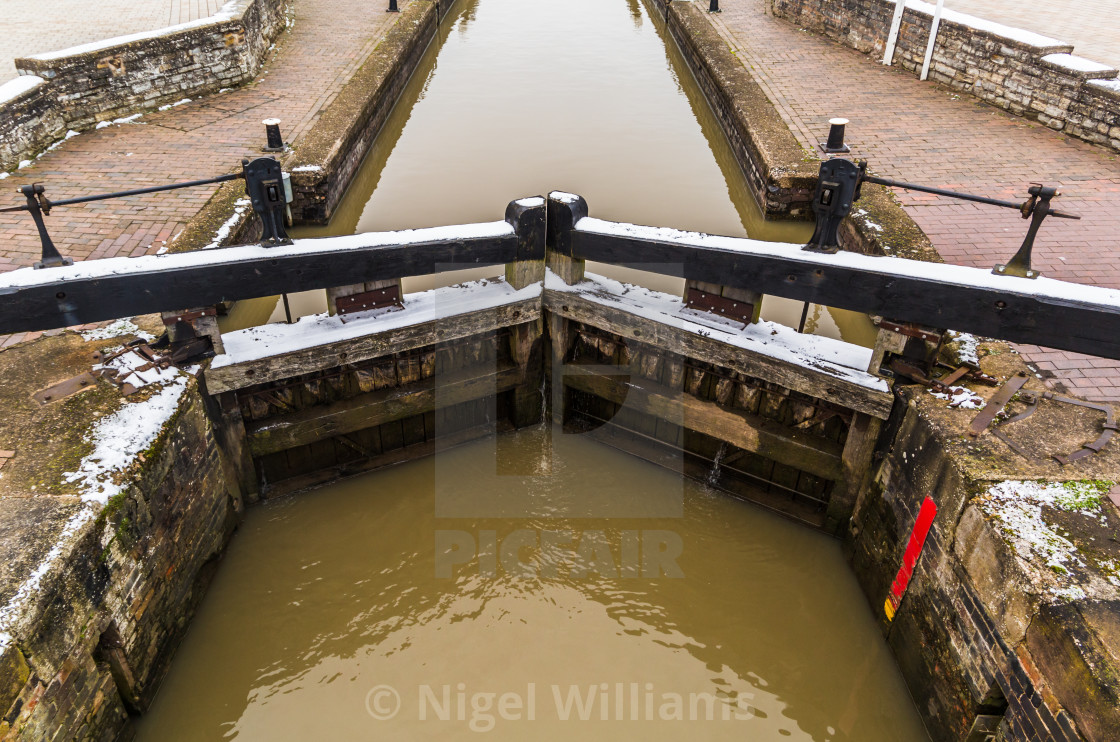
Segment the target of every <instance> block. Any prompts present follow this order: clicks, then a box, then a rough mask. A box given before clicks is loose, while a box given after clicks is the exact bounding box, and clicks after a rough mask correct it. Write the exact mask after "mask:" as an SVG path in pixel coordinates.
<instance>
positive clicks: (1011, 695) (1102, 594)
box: [845, 343, 1120, 742]
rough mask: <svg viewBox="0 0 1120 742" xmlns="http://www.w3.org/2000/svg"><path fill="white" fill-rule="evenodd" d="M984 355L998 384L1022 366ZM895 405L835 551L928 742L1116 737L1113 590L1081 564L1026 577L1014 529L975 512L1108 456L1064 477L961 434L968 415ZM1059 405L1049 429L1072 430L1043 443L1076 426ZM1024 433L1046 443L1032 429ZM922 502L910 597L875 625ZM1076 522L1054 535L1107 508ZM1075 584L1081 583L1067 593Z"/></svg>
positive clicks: (1095, 518)
mask: <svg viewBox="0 0 1120 742" xmlns="http://www.w3.org/2000/svg"><path fill="white" fill-rule="evenodd" d="M991 350H992V351H993V354H992V355H989V356H986V357H985V356H984V355H983V351H982V353H981V359H982V360H981V362H982V364H983V366H984V368H985V371H986V372H989V373H993V374H995V375H997V376H999V377H1000V378H1003V377H1004V376H1006V375H1007V373H1008V372H1009V371H1012V370H1013V367H1020V366H1021V362H1020V361H1018V360H1017V358H1016V357H1015V356H1012V355H1011V354H1008V353H1006V346H1000V345H997V344H994V343H993V344H992V345H991ZM1035 386H1037V387H1038V388H1039V390H1040V391H1041V384H1040V383H1037V384H1036V383H1035V382H1033V381H1032V382H1031V385H1030V386H1029V387H1028V388H1033V387H1035ZM993 391H994V389H992V388H990V387H989V388H988V389H987V390H986V391H981V392H980V394H983V395H985V396H987V395H990V394H991V393H992V392H993ZM899 399H900V401H899V404H898V405H897V406H896V413H901V414H899V415H898V419H897V421H896V424H895V425H893V426H892V424H891V423H888V428H887V431H886V436H885V442H884V444H883V454H884V458H883V461H882V464H881V465H880V466H879V467H878V470H877V471H876V473H875V478H874V482H873V484H872V486H871V487H870V489H869V490H868V492H867V493H866V494H865V497H864V498H863V499H862V500H861V502H860V504H859V507H858V508H857V512H856V514H855V516H854V518H853V520H852V523H851V530H850V533H849V534H848V535H847V537H846V539H845V550H846V552H847V553H848V555H849V559H850V561H851V563H852V566H853V569H854V571H855V573H856V575H857V577H858V578H859V580H860V583H861V585H862V587H863V589H864V591H865V592H866V594H867V596H868V600H869V602H870V604H871V607H872V609H873V610H874V611H875V613H876V615H877V617H878V619H879V621H880V625H881V626H882V628H883V632H884V634H885V635H886V637H887V642H888V644H889V646H890V648H891V651H892V653H893V654H894V655H895V657H896V659H897V661H898V664H899V668H900V670H901V672H902V674H903V676H904V678H905V679H906V682H907V685H908V686H909V687H910V691H911V694H912V695H913V696H914V698H915V700H916V701H917V703H916V707H917V709H918V712H919V713H920V714H921V715H922V716H923V718H924V720H925V722H926V727H927V729H928V730H929V731H930V733H931V735H932V736H933V739H934V740H935V741H936V742H961V741H962V740H969V741H971V740H980V739H986V737H984V736H982V735H981V736H972V735H976V734H979V733H980V731H981V730H986V731H987V732H991V733H992V734H994V735H996V736H995V737H994V739H997V740H1000V741H1001V742H1011V741H1013V740H1014V741H1016V742H1020V741H1021V742H1027V741H1028V740H1054V741H1061V742H1067V741H1068V742H1075V741H1077V740H1082V739H1085V740H1091V741H1092V742H1104V740H1113V739H1116V738H1117V735H1118V734H1120V706H1118V704H1117V693H1118V692H1120V682H1117V677H1116V659H1115V657H1113V658H1111V659H1110V658H1109V650H1108V649H1106V648H1104V645H1106V644H1108V643H1109V641H1110V640H1109V638H1108V633H1109V632H1110V631H1114V629H1112V628H1111V626H1110V625H1109V623H1108V622H1109V621H1111V623H1113V624H1114V623H1115V622H1116V619H1115V616H1116V615H1117V613H1116V610H1117V605H1118V604H1120V603H1118V601H1117V595H1118V594H1120V591H1118V590H1117V589H1116V587H1115V585H1116V584H1117V583H1111V584H1110V582H1109V581H1100V580H1096V578H1092V577H1090V578H1087V580H1083V579H1082V576H1081V575H1078V574H1075V573H1076V572H1079V571H1080V570H1081V568H1080V567H1078V568H1076V569H1071V570H1070V573H1069V574H1066V573H1064V570H1055V569H1052V568H1051V567H1048V566H1047V565H1045V564H1041V565H1040V566H1041V567H1042V572H1043V573H1048V574H1043V575H1042V576H1039V574H1038V573H1037V572H1032V567H1031V565H1030V564H1029V562H1030V559H1031V557H1030V555H1027V556H1024V554H1023V553H1022V551H1021V549H1020V548H1019V547H1017V546H1016V545H1015V544H1014V542H1015V540H1016V538H1017V537H1016V536H1015V534H1014V533H1013V530H1014V529H1010V530H1009V527H1008V526H1007V525H1006V524H1005V523H1003V522H1001V521H1000V520H999V518H997V517H993V516H992V514H991V512H990V511H989V510H987V509H986V505H985V494H986V492H987V490H988V488H989V487H991V486H992V485H993V484H994V483H995V482H999V481H1001V480H1005V479H1011V480H1016V479H1020V478H1021V479H1022V480H1026V481H1028V482H1030V483H1031V484H1033V481H1031V480H1034V479H1036V478H1037V479H1047V480H1052V479H1060V478H1062V477H1068V478H1071V479H1078V478H1084V479H1087V480H1091V479H1097V478H1104V477H1106V476H1109V475H1108V474H1107V472H1109V471H1115V467H1116V461H1117V458H1118V454H1117V452H1116V451H1115V450H1113V451H1107V452H1106V455H1100V456H1099V457H1098V458H1096V459H1095V460H1091V459H1092V458H1093V457H1091V458H1090V459H1087V460H1085V461H1084V462H1083V463H1081V462H1079V464H1078V465H1076V466H1074V465H1071V466H1070V467H1069V468H1067V469H1062V468H1059V467H1058V466H1057V465H1056V464H1055V463H1054V462H1053V461H1049V462H1044V461H1041V460H1040V461H1035V462H1028V461H1027V460H1025V459H1021V458H1020V457H1018V456H1017V455H1016V454H1014V453H1011V452H1010V451H1009V449H1007V448H1006V447H1003V446H1002V445H1001V444H1000V443H999V442H998V441H994V440H993V437H992V436H991V435H990V434H989V435H987V436H984V437H981V438H979V439H971V438H968V437H967V436H965V435H963V433H964V430H965V428H966V427H967V425H968V424H969V421H970V420H971V418H972V417H973V416H974V415H975V414H976V413H975V412H974V411H965V410H951V409H947V408H946V403H945V402H944V401H940V400H937V399H935V398H933V397H932V396H931V395H929V394H928V393H927V392H926V391H925V390H924V389H922V388H921V387H903V388H901V389H900V398H899ZM1063 409H1064V410H1065V412H1064V414H1066V415H1067V416H1068V417H1067V418H1066V419H1063V420H1061V422H1060V423H1059V424H1060V425H1061V428H1067V429H1069V430H1074V429H1078V432H1076V433H1073V434H1072V435H1069V434H1068V433H1065V432H1057V433H1055V434H1054V435H1053V438H1054V439H1056V445H1057V446H1058V447H1059V448H1060V447H1062V446H1069V447H1070V448H1074V447H1075V446H1076V443H1074V444H1073V445H1071V444H1070V442H1069V441H1067V440H1065V438H1067V437H1068V438H1070V440H1072V441H1074V442H1076V441H1077V436H1078V435H1079V434H1080V433H1082V432H1084V430H1081V429H1080V426H1081V424H1082V423H1084V422H1085V420H1084V418H1080V417H1078V416H1079V415H1083V414H1086V411H1085V410H1084V409H1083V408H1081V409H1079V410H1078V409H1075V408H1074V407H1066V408H1063ZM1040 414H1041V413H1040ZM1047 414H1051V413H1050V412H1047ZM1094 414H1097V415H1098V416H1099V413H1094ZM1053 422H1054V421H1051V423H1052V424H1053ZM1019 424H1024V423H1019ZM1034 424H1041V423H1034ZM892 428H893V429H892ZM1090 428H1091V426H1090ZM1033 432H1034V434H1035V437H1036V438H1038V439H1039V440H1041V441H1043V442H1049V441H1048V439H1047V438H1046V437H1042V436H1040V435H1039V434H1040V433H1041V430H1039V429H1036V430H1035V431H1033ZM888 444H889V447H888ZM1067 450H1068V449H1067ZM1109 478H1113V477H1109ZM926 496H929V497H930V498H931V499H932V500H933V501H934V503H935V504H936V505H937V515H936V517H935V519H934V522H933V528H932V530H931V531H930V533H929V536H928V538H927V540H926V542H925V546H924V549H923V550H922V552H921V556H920V557H919V559H918V562H917V566H916V568H915V570H914V574H913V578H912V580H911V582H910V585H909V588H908V590H907V591H906V593H905V595H904V597H903V599H902V602H901V604H900V605H899V608H898V611H897V613H896V614H895V616H894V618H893V620H888V619H887V617H886V615H885V609H884V606H883V603H884V600H885V599H886V597H887V595H888V594H889V592H890V588H891V585H892V581H893V580H894V578H895V574H896V572H897V570H898V569H899V567H900V565H901V564H902V553H903V550H904V549H905V548H906V546H907V543H908V540H909V536H910V531H911V529H912V528H913V526H914V523H915V521H916V519H917V515H918V509H919V507H920V506H921V503H922V501H923V500H924V499H925V497H926ZM1050 517H1052V515H1051V514H1050V513H1047V512H1043V513H1042V514H1040V515H1038V516H1037V521H1036V522H1037V523H1038V524H1039V526H1040V527H1042V524H1043V523H1044V522H1045V519H1047V518H1050ZM1080 518H1081V516H1078V519H1080ZM1078 519H1073V520H1070V521H1069V522H1067V523H1065V524H1064V525H1065V526H1067V527H1068V528H1069V530H1064V529H1059V531H1058V532H1060V533H1063V534H1064V536H1063V538H1069V539H1070V541H1071V542H1073V543H1076V544H1080V543H1082V542H1080V541H1079V536H1078V532H1079V530H1080V529H1082V528H1083V527H1084V526H1085V524H1086V523H1087V524H1088V526H1089V527H1090V528H1094V527H1095V526H1094V525H1093V524H1094V523H1098V522H1099V523H1108V524H1110V525H1109V526H1106V528H1111V527H1115V524H1117V523H1120V511H1117V510H1116V509H1115V508H1114V507H1113V506H1112V504H1111V503H1110V502H1108V501H1107V498H1105V499H1104V501H1103V502H1102V503H1100V505H1099V509H1098V510H1095V511H1094V512H1093V513H1092V514H1091V516H1086V517H1084V523H1081V522H1079V521H1078ZM1032 521H1034V519H1032ZM1020 527H1022V526H1020ZM1028 528H1033V526H1029V527H1028ZM1084 543H1087V544H1088V543H1090V542H1089V541H1085V542H1084ZM1100 557H1101V559H1102V560H1103V561H1104V563H1106V564H1108V563H1109V560H1108V559H1107V558H1105V555H1103V554H1101V555H1100ZM1094 559H1096V556H1094V557H1089V556H1086V558H1085V559H1084V562H1085V570H1086V571H1087V572H1091V571H1092V570H1093V569H1095V567H1094V566H1093V564H1094ZM1036 561H1037V559H1036ZM1093 584H1096V585H1097V587H1095V588H1094V587H1092V585H1093ZM1079 585H1085V586H1087V587H1086V588H1085V589H1081V588H1080V587H1078V588H1077V589H1076V590H1071V589H1069V588H1070V586H1079ZM1055 588H1057V589H1055ZM1097 614H1101V615H1104V616H1112V618H1111V619H1104V620H1101V619H1100V618H1099V617H1098V615H1097ZM1112 640H1113V641H1114V637H1113V639H1112ZM1090 668H1094V669H1092V670H1090Z"/></svg>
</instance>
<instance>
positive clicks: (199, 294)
mask: <svg viewBox="0 0 1120 742" xmlns="http://www.w3.org/2000/svg"><path fill="white" fill-rule="evenodd" d="M494 231H495V232H496V231H497V230H496V229H495V230H494ZM422 232H423V230H417V231H416V233H412V235H411V239H405V235H408V234H409V233H402V235H401V238H400V241H399V242H393V243H388V244H386V242H385V241H386V235H385V234H374V235H370V236H369V244H368V245H364V246H363V245H359V246H353V245H354V243H355V240H356V239H357V240H359V241H360V240H361V239H362V238H361V237H360V236H359V237H358V238H354V237H328V238H324V239H321V240H300V241H299V242H297V243H296V244H295V245H294V246H291V247H273V248H263V247H257V246H247V247H225V248H215V249H213V250H207V251H205V253H204V254H205V260H203V259H201V258H200V257H199V253H197V252H194V253H174V254H170V255H159V256H155V255H153V256H145V257H139V258H111V259H107V260H102V261H96V262H97V263H104V264H105V265H104V266H100V265H93V266H91V265H90V264H89V263H80V264H78V265H76V266H69V267H66V268H56V269H52V270H46V271H37V272H36V275H35V278H36V282H34V283H23V284H21V283H15V284H14V285H12V284H6V283H4V282H3V281H0V297H2V301H0V332H3V333H11V332H26V331H32V330H48V329H53V328H57V327H69V326H72V325H79V324H84V323H87V322H99V321H101V320H108V319H118V318H120V317H133V316H136V315H140V314H149V313H152V312H162V311H173V310H175V309H177V308H180V307H200V306H216V305H218V304H221V303H222V302H226V301H236V300H239V299H252V298H255V297H260V296H275V295H276V294H283V293H295V292H297V291H308V290H312V289H323V288H329V287H332V286H348V285H350V284H354V283H357V282H359V281H362V282H365V281H381V280H386V279H397V278H400V277H402V276H416V275H427V274H430V273H436V272H437V271H438V270H440V269H441V268H446V267H447V266H448V265H458V266H459V267H464V268H465V267H482V266H489V265H500V264H503V263H508V262H510V261H512V260H515V259H517V257H518V240H517V236H516V235H515V234H513V232H512V231H511V232H510V233H508V234H501V235H498V236H485V237H465V238H452V239H443V238H440V237H439V236H437V235H439V234H440V233H439V232H437V231H435V230H433V239H432V241H430V242H421V241H419V240H417V239H416V234H417V233H422ZM389 236H392V234H391V233H390V235H389ZM540 257H541V258H542V259H543V257H544V256H543V255H541V256H540ZM89 262H90V263H93V262H94V261H89ZM114 271H118V272H114ZM71 276H72V277H71Z"/></svg>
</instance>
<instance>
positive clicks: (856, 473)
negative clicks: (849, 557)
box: [826, 413, 883, 538]
mask: <svg viewBox="0 0 1120 742" xmlns="http://www.w3.org/2000/svg"><path fill="white" fill-rule="evenodd" d="M882 425H883V421H882V420H879V419H876V418H874V417H870V416H868V415H861V414H858V413H857V414H855V415H853V416H852V424H851V426H850V427H849V428H848V438H847V440H846V441H845V443H844V453H843V454H842V458H843V462H844V477H843V480H842V481H840V482H837V483H836V486H835V487H834V488H833V489H832V496H831V497H830V498H829V501H828V518H827V521H826V523H827V525H826V527H827V528H828V530H830V531H832V532H833V533H835V534H836V535H837V536H839V537H841V538H844V537H846V536H847V535H848V534H846V533H845V530H846V529H845V527H846V526H847V524H848V521H849V520H850V519H851V517H852V513H854V512H856V509H857V507H858V506H859V504H860V500H861V498H862V497H863V495H864V493H865V492H866V491H867V487H868V485H869V483H870V481H871V474H872V468H873V464H874V461H873V457H874V454H875V444H876V443H878V442H879V431H880V430H881V429H882Z"/></svg>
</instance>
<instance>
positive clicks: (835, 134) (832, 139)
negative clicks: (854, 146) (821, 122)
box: [820, 119, 852, 153]
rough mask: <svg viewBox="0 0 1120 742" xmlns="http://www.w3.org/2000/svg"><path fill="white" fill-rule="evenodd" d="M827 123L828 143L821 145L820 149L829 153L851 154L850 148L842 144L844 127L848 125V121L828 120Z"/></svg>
mask: <svg viewBox="0 0 1120 742" xmlns="http://www.w3.org/2000/svg"><path fill="white" fill-rule="evenodd" d="M828 123H829V125H830V127H829V130H828V141H827V142H822V143H821V145H820V147H821V149H822V150H824V151H825V152H830V153H836V152H851V151H852V150H851V147H849V146H848V145H846V144H844V127H846V126H847V125H848V119H829V120H828Z"/></svg>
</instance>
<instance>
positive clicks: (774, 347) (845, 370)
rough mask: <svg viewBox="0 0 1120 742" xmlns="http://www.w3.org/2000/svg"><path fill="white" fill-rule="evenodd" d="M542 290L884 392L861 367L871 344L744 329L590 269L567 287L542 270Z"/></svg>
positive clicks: (771, 326) (778, 329)
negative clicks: (564, 294)
mask: <svg viewBox="0 0 1120 742" xmlns="http://www.w3.org/2000/svg"><path fill="white" fill-rule="evenodd" d="M583 221H585V220H581V221H580V224H582V223H583ZM545 288H546V289H548V290H549V291H556V292H560V293H571V294H578V295H579V296H581V297H583V298H585V299H587V300H589V301H593V302H595V303H597V304H601V305H603V306H608V307H613V308H616V309H619V310H622V311H624V312H627V313H630V314H634V315H637V316H639V317H644V318H645V319H648V320H652V321H654V322H658V323H661V324H665V325H670V326H672V327H677V328H680V329H683V330H686V331H688V332H692V333H695V334H697V335H702V336H704V337H710V338H712V339H714V340H717V341H719V342H722V343H727V344H729V345H734V346H736V347H739V348H743V349H744V350H748V351H750V352H752V353H758V354H760V355H764V356H768V357H770V358H774V359H777V360H781V361H785V362H787V363H790V364H794V365H797V366H801V367H804V368H811V369H814V370H816V371H821V372H823V373H825V374H828V375H830V376H833V377H836V378H839V379H843V380H845V381H849V382H852V383H853V384H858V385H860V386H863V387H866V388H869V389H874V390H876V391H881V392H887V391H888V388H887V384H886V382H885V381H884V380H882V379H880V378H878V377H876V376H872V375H871V374H869V373H867V371H866V370H865V369H866V368H867V367H868V366H869V365H870V363H871V353H872V350H871V348H864V347H862V346H859V345H852V344H851V343H845V342H843V341H842V340H834V339H832V338H827V337H823V336H821V335H805V334H802V333H799V332H797V330H795V329H793V328H792V327H786V326H785V325H779V324H777V323H776V322H768V321H765V320H764V321H761V322H757V323H754V324H751V325H747V326H746V327H743V326H742V323H740V322H732V321H730V320H727V319H726V318H723V317H718V316H716V315H713V314H710V313H708V312H698V311H694V310H691V309H688V308H685V307H684V306H683V303H682V301H681V298H680V297H679V296H674V295H673V294H666V293H663V292H660V291H653V290H652V289H647V288H645V287H644V286H636V285H633V284H628V283H622V282H621V281H615V280H613V279H610V278H605V277H603V276H598V275H595V274H594V273H587V274H585V277H584V280H583V281H582V282H580V283H578V284H576V285H574V286H569V285H568V284H566V283H564V281H563V279H561V278H560V277H559V276H557V275H556V274H555V273H553V272H552V271H546V273H545Z"/></svg>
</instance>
